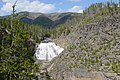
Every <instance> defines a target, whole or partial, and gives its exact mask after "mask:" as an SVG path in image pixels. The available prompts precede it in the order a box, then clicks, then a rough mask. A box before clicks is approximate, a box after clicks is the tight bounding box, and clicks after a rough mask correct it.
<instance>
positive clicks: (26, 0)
mask: <svg viewBox="0 0 120 80" xmlns="http://www.w3.org/2000/svg"><path fill="white" fill-rule="evenodd" d="M107 1H110V2H111V0H18V1H17V3H16V11H17V12H21V11H28V12H40V13H55V12H77V13H82V12H83V10H84V9H85V8H87V7H89V6H90V5H91V4H93V3H99V2H107ZM112 1H114V2H119V0H112ZM15 2H16V0H0V16H5V15H10V14H11V13H12V5H13V4H14V3H15Z"/></svg>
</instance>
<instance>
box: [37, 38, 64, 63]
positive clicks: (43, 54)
mask: <svg viewBox="0 0 120 80" xmlns="http://www.w3.org/2000/svg"><path fill="white" fill-rule="evenodd" d="M63 50H64V49H63V48H61V47H59V46H57V45H56V44H55V43H54V42H53V41H51V40H50V39H46V40H44V41H43V42H42V43H40V44H39V45H38V47H37V50H36V52H35V56H36V58H37V59H38V60H43V61H50V60H52V59H53V58H54V57H57V56H58V55H59V54H60V53H61V52H62V51H63Z"/></svg>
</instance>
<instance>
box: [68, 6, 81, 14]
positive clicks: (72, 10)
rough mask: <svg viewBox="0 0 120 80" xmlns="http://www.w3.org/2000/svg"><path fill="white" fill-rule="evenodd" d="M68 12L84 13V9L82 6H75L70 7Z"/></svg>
mask: <svg viewBox="0 0 120 80" xmlns="http://www.w3.org/2000/svg"><path fill="white" fill-rule="evenodd" d="M68 12H77V13H83V9H82V8H81V7H80V6H73V7H72V8H70V9H68Z"/></svg>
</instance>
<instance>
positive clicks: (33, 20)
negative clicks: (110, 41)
mask: <svg viewBox="0 0 120 80" xmlns="http://www.w3.org/2000/svg"><path fill="white" fill-rule="evenodd" d="M81 15H82V14H81V13H70V12H66V13H49V14H43V13H33V12H19V13H17V18H18V19H19V20H20V21H22V22H25V23H28V24H36V25H41V26H43V27H55V26H57V25H59V24H63V23H65V22H66V21H67V20H71V19H73V18H74V17H77V16H81Z"/></svg>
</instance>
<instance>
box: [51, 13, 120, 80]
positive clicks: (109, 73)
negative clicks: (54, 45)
mask: <svg viewBox="0 0 120 80" xmlns="http://www.w3.org/2000/svg"><path fill="white" fill-rule="evenodd" d="M59 40H60V39H59ZM59 40H58V42H59ZM62 40H64V41H67V44H66V46H67V47H66V49H65V51H64V52H63V53H62V54H60V55H59V57H58V58H56V59H54V60H53V61H52V63H54V65H53V67H52V69H51V70H50V72H49V75H50V76H51V78H52V79H53V80H120V14H117V15H112V16H111V15H107V16H106V15H105V16H102V17H98V18H96V19H93V20H92V21H91V22H89V23H87V24H85V25H80V26H76V27H75V28H74V30H73V31H72V32H71V33H69V35H68V36H67V37H66V38H64V39H62Z"/></svg>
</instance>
